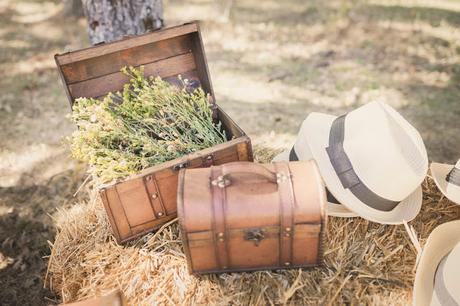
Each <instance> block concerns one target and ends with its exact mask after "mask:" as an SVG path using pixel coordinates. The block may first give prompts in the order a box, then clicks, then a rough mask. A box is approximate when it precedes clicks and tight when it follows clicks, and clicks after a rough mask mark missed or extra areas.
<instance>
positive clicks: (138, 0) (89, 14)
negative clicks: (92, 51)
mask: <svg viewBox="0 0 460 306" xmlns="http://www.w3.org/2000/svg"><path fill="white" fill-rule="evenodd" d="M82 1H83V11H84V13H85V16H86V19H87V20H88V35H89V39H90V41H91V43H92V44H93V45H94V44H97V43H101V42H110V41H114V40H119V39H122V38H123V37H124V36H127V35H138V34H142V33H145V32H149V31H153V30H156V29H159V28H161V27H163V4H162V0H82Z"/></svg>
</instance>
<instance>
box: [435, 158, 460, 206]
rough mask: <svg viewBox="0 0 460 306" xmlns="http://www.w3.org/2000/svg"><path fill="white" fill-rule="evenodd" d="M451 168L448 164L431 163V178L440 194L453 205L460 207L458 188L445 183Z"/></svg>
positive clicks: (459, 189) (459, 188) (459, 190)
mask: <svg viewBox="0 0 460 306" xmlns="http://www.w3.org/2000/svg"><path fill="white" fill-rule="evenodd" d="M453 167H454V166H453V165H448V164H440V163H431V165H430V170H431V176H432V177H433V180H434V182H435V183H436V186H438V188H439V190H440V191H441V192H442V194H443V195H444V196H445V197H446V198H448V199H449V200H451V201H452V202H454V203H455V204H459V205H460V186H456V185H454V184H449V183H448V182H447V181H446V176H447V174H448V173H449V172H450V171H451V170H452V168H453Z"/></svg>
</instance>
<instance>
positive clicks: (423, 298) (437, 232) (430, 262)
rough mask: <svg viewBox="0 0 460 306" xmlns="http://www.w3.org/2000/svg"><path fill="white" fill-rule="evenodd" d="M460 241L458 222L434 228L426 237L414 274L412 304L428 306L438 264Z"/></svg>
mask: <svg viewBox="0 0 460 306" xmlns="http://www.w3.org/2000/svg"><path fill="white" fill-rule="evenodd" d="M459 241H460V220H458V221H451V222H447V223H444V224H441V225H439V226H438V227H436V228H435V229H434V230H433V231H432V232H431V234H430V236H429V237H428V239H427V241H426V243H425V247H424V248H423V251H422V255H421V257H420V261H419V264H418V267H417V271H416V273H415V281H414V293H413V304H414V305H417V306H423V305H430V303H431V299H432V296H433V281H434V277H435V273H436V270H437V268H438V265H439V262H440V261H441V260H442V259H443V258H444V257H445V256H446V255H447V254H448V253H449V252H450V251H451V250H452V249H453V248H454V247H455V245H457V243H458V242H459Z"/></svg>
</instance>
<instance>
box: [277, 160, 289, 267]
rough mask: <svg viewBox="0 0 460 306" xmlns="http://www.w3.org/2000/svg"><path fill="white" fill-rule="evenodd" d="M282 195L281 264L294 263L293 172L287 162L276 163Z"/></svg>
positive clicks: (279, 190)
mask: <svg viewBox="0 0 460 306" xmlns="http://www.w3.org/2000/svg"><path fill="white" fill-rule="evenodd" d="M275 168H276V171H277V177H278V193H279V197H280V250H279V252H280V253H279V259H280V266H286V267H289V266H291V265H292V239H293V238H292V236H293V234H294V229H293V223H294V222H293V215H294V214H293V202H294V191H293V189H292V180H291V172H290V170H289V165H288V163H286V162H280V163H275Z"/></svg>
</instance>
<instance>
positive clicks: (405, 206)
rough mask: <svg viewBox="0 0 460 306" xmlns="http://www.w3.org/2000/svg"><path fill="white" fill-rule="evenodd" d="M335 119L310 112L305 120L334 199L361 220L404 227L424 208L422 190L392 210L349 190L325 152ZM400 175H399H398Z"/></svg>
mask: <svg viewBox="0 0 460 306" xmlns="http://www.w3.org/2000/svg"><path fill="white" fill-rule="evenodd" d="M336 118H337V117H336V116H331V115H327V114H321V113H311V114H310V115H309V116H308V117H307V119H306V128H307V137H308V141H309V144H310V149H311V153H312V155H313V158H314V159H315V160H316V162H317V163H318V166H319V169H320V172H321V175H322V177H323V179H324V181H325V183H326V186H327V187H328V189H329V191H330V192H331V193H332V194H333V195H334V197H335V198H336V199H337V200H338V201H339V202H340V203H342V204H343V205H345V206H346V207H347V208H348V209H349V210H351V211H353V212H355V213H356V214H358V215H359V216H360V217H362V218H364V219H367V220H370V221H373V222H377V223H382V224H402V223H404V221H407V222H408V221H411V220H413V219H414V218H415V217H416V216H417V214H418V213H419V212H420V209H421V207H422V187H421V186H418V187H417V188H416V189H415V190H414V191H413V192H412V193H411V194H410V195H409V196H408V197H407V198H405V199H404V200H402V201H401V202H400V203H399V204H398V205H397V206H396V207H395V208H393V209H392V210H391V211H381V210H377V209H374V208H372V207H370V206H368V205H366V204H365V203H363V202H361V201H360V200H359V199H358V198H357V197H356V196H355V195H354V194H353V193H352V192H351V191H350V190H348V189H345V188H344V187H343V186H342V183H341V182H340V180H339V178H338V176H337V174H336V172H335V170H334V168H333V166H332V164H331V162H330V160H329V156H328V154H327V152H326V148H327V147H328V146H329V132H330V129H331V125H332V122H333V121H334V120H335V119H336ZM395 175H397V174H395Z"/></svg>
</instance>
